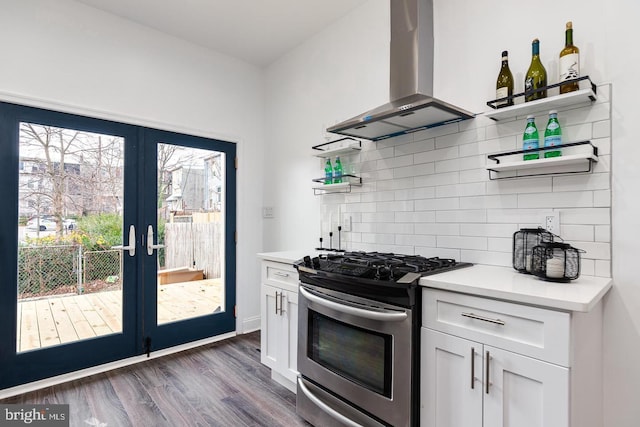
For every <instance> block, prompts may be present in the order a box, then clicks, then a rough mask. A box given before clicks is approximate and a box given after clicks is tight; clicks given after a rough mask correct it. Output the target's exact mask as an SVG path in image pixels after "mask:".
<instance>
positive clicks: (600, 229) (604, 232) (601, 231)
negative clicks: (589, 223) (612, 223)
mask: <svg viewBox="0 0 640 427" xmlns="http://www.w3.org/2000/svg"><path fill="white" fill-rule="evenodd" d="M594 228H595V239H594V240H595V241H596V242H611V227H609V226H608V225H596V226H595V227H594Z"/></svg>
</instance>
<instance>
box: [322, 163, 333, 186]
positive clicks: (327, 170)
mask: <svg viewBox="0 0 640 427" xmlns="http://www.w3.org/2000/svg"><path fill="white" fill-rule="evenodd" d="M332 182H333V167H331V160H330V159H327V161H326V162H325V163H324V183H325V184H331V183H332Z"/></svg>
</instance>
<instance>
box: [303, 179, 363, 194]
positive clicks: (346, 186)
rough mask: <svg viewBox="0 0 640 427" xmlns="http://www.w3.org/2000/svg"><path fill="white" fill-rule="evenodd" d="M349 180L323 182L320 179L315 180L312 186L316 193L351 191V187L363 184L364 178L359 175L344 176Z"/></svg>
mask: <svg viewBox="0 0 640 427" xmlns="http://www.w3.org/2000/svg"><path fill="white" fill-rule="evenodd" d="M344 178H345V179H347V180H348V181H346V182H340V183H338V184H323V183H321V182H318V181H314V184H313V185H312V186H311V188H313V193H314V194H315V195H320V194H327V193H350V192H351V187H353V186H358V187H360V186H362V178H360V177H357V176H349V177H344Z"/></svg>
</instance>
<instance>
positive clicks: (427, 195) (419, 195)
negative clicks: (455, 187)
mask: <svg viewBox="0 0 640 427" xmlns="http://www.w3.org/2000/svg"><path fill="white" fill-rule="evenodd" d="M435 196H436V187H421V188H408V189H406V190H396V192H395V198H396V200H416V199H432V198H434V197H435Z"/></svg>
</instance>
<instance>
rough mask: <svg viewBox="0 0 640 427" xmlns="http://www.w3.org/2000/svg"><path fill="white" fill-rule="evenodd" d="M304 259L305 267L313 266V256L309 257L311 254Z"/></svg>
mask: <svg viewBox="0 0 640 427" xmlns="http://www.w3.org/2000/svg"><path fill="white" fill-rule="evenodd" d="M302 260H303V261H304V266H305V267H309V268H311V257H309V255H306V256H305V257H304V258H302Z"/></svg>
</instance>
